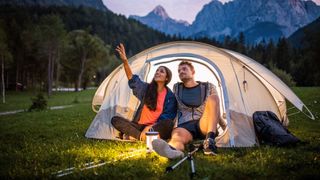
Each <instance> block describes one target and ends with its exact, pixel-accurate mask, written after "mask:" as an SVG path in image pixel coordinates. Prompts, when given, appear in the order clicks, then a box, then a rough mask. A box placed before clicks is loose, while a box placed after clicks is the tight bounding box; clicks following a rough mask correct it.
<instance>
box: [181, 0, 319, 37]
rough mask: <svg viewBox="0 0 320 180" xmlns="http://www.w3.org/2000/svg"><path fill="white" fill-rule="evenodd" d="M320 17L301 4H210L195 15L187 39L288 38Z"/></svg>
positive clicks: (296, 0)
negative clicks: (228, 37)
mask: <svg viewBox="0 0 320 180" xmlns="http://www.w3.org/2000/svg"><path fill="white" fill-rule="evenodd" d="M319 16H320V6H317V5H316V4H315V3H314V2H312V1H302V0H284V1H279V0H234V1H231V2H228V3H225V4H222V3H221V2H220V1H218V0H212V1H211V2H210V3H209V4H207V5H205V6H204V7H203V9H202V10H201V11H200V12H199V13H198V14H197V17H196V19H195V21H194V23H193V24H192V25H191V27H190V29H189V30H188V31H187V32H186V33H185V35H187V36H199V35H201V36H207V37H219V36H225V35H230V36H237V35H238V34H239V33H240V32H244V33H245V35H246V36H247V37H246V38H247V39H248V40H249V41H250V42H251V43H254V42H258V41H260V40H262V39H276V40H277V39H278V38H279V37H281V36H285V37H288V36H289V35H291V34H292V33H293V32H294V31H296V30H297V29H299V28H300V27H303V26H305V25H306V24H308V23H310V22H312V21H313V20H315V19H316V18H317V17H319Z"/></svg>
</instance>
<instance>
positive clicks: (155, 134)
mask: <svg viewBox="0 0 320 180" xmlns="http://www.w3.org/2000/svg"><path fill="white" fill-rule="evenodd" d="M158 135H159V132H156V131H149V132H146V145H147V153H151V152H152V151H153V147H152V141H153V140H155V139H158Z"/></svg>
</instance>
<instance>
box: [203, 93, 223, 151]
mask: <svg viewBox="0 0 320 180" xmlns="http://www.w3.org/2000/svg"><path fill="white" fill-rule="evenodd" d="M219 120H220V106H219V97H218V96H217V95H211V96H209V97H208V100H207V102H206V105H205V109H204V112H203V115H202V117H201V119H200V122H199V123H200V130H201V133H202V134H203V135H206V139H205V140H204V142H203V152H204V154H206V155H216V154H217V147H216V145H215V141H214V139H215V135H216V132H217V124H218V122H219Z"/></svg>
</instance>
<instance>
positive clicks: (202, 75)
mask: <svg viewBox="0 0 320 180" xmlns="http://www.w3.org/2000/svg"><path fill="white" fill-rule="evenodd" d="M179 59H184V60H190V62H191V63H192V65H193V66H194V69H195V75H194V79H195V80H196V81H202V82H210V83H212V84H214V85H215V86H216V89H217V93H218V96H219V98H220V112H221V118H222V119H223V120H224V121H226V120H225V118H224V116H223V114H224V113H225V112H226V111H225V105H224V98H223V93H222V86H221V84H220V83H219V82H220V77H219V73H218V72H217V71H216V70H215V69H214V67H213V66H212V65H210V64H209V63H207V62H205V61H203V60H201V59H198V58H194V57H169V58H163V59H160V60H155V61H151V62H150V71H149V73H148V75H147V82H151V81H152V79H153V77H154V74H155V72H156V70H157V69H158V67H159V66H166V67H168V68H169V69H170V70H171V72H172V79H171V82H170V83H169V84H168V87H169V88H170V89H171V90H172V89H173V85H174V84H175V83H177V82H181V80H180V79H179V74H178V66H179V63H180V62H181V60H179ZM218 131H219V134H220V135H221V134H222V131H223V130H221V128H220V127H219V128H218ZM220 131H221V132H220Z"/></svg>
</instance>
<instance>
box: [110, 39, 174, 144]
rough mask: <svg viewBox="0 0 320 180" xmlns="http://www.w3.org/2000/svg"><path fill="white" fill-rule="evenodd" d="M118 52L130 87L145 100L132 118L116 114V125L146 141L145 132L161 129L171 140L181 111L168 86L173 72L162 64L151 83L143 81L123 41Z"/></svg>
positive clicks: (142, 100) (130, 134)
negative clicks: (132, 67) (130, 61)
mask: <svg viewBox="0 0 320 180" xmlns="http://www.w3.org/2000/svg"><path fill="white" fill-rule="evenodd" d="M116 51H117V52H118V53H119V56H120V59H121V60H122V62H123V66H124V70H125V73H126V75H127V78H128V80H129V87H130V88H131V89H132V90H133V94H134V95H135V96H136V97H137V98H138V99H139V100H140V102H141V103H140V106H139V108H138V110H137V112H136V114H135V117H134V119H133V120H132V121H129V120H127V119H125V118H122V117H119V116H115V117H113V118H112V119H111V123H112V125H113V126H114V127H115V128H116V129H117V130H118V131H120V132H121V133H123V134H125V135H129V136H131V137H133V138H135V139H138V140H141V141H144V140H145V133H146V132H148V131H149V130H150V129H151V128H152V129H153V130H154V131H157V132H159V135H160V138H162V139H169V138H170V136H171V131H172V128H173V125H174V123H173V119H174V118H175V117H176V113H177V101H176V98H175V96H174V94H173V93H172V91H171V90H170V89H169V88H168V87H167V84H168V83H169V82H170V81H171V77H172V73H171V71H170V70H169V69H168V68H167V67H165V66H160V67H159V68H158V69H157V71H156V73H155V75H154V77H153V80H152V82H151V83H150V84H149V83H146V82H143V81H141V80H140V78H139V77H138V76H137V75H133V74H132V71H131V69H130V66H129V63H128V59H127V56H126V52H125V48H124V46H123V44H120V45H119V46H117V48H116Z"/></svg>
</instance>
